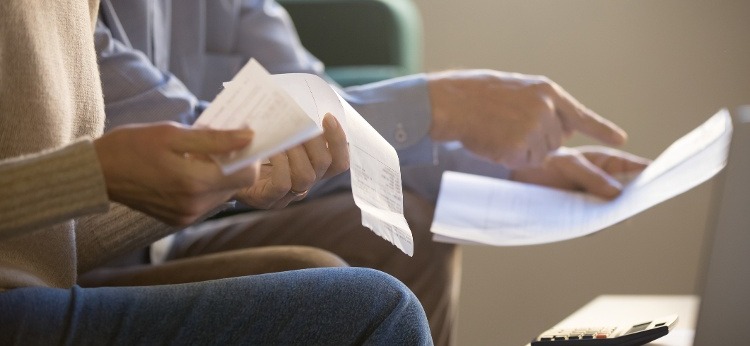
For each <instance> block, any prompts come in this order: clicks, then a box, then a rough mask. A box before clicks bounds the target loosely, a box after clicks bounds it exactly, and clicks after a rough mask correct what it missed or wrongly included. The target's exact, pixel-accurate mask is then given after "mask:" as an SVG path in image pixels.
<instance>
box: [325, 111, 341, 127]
mask: <svg viewBox="0 0 750 346" xmlns="http://www.w3.org/2000/svg"><path fill="white" fill-rule="evenodd" d="M323 122H324V123H325V126H326V127H328V128H330V129H335V128H337V127H338V126H339V122H338V120H336V117H335V116H333V115H331V113H328V114H326V117H325V118H323Z"/></svg>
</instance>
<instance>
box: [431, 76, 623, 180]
mask: <svg viewBox="0 0 750 346" xmlns="http://www.w3.org/2000/svg"><path fill="white" fill-rule="evenodd" d="M428 81H429V82H428V85H429V91H430V99H431V104H432V109H433V114H432V116H433V119H432V120H433V121H432V127H431V129H430V135H431V137H432V138H433V139H435V140H445V141H452V140H458V141H461V142H462V144H463V146H464V147H466V148H467V149H468V150H470V151H472V152H474V153H475V154H478V155H479V156H481V157H484V158H485V159H488V160H491V161H493V162H496V163H502V164H504V165H505V166H507V167H509V168H520V167H525V166H538V165H540V164H542V162H544V159H545V157H546V156H547V155H548V153H550V152H552V151H554V150H555V149H557V148H558V147H560V146H561V145H562V142H563V141H564V140H565V139H567V138H569V137H570V136H571V135H572V134H573V132H574V131H580V132H581V133H583V134H585V135H588V136H591V137H593V138H596V139H598V140H600V141H602V142H603V143H605V144H611V145H620V144H623V143H624V142H625V141H626V139H627V135H626V133H625V132H624V131H623V130H622V129H620V128H619V127H617V126H616V125H615V124H613V123H612V122H610V121H609V120H607V119H604V118H602V117H601V116H599V115H597V114H596V113H594V112H593V111H591V110H589V109H588V108H586V107H584V106H583V105H582V104H581V103H580V102H578V101H577V100H576V99H574V98H573V97H572V96H571V95H570V94H568V93H567V92H566V91H565V90H563V89H562V88H561V87H560V86H559V85H557V84H556V83H554V82H553V81H551V80H549V79H547V78H546V77H543V76H529V75H522V74H516V73H506V72H498V71H492V70H467V71H447V72H440V73H433V74H430V75H428Z"/></svg>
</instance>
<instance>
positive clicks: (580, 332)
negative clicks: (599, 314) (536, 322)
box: [539, 327, 617, 341]
mask: <svg viewBox="0 0 750 346" xmlns="http://www.w3.org/2000/svg"><path fill="white" fill-rule="evenodd" d="M615 329H617V328H616V327H597V328H585V329H580V328H562V329H554V330H548V331H547V332H545V333H544V334H542V335H541V336H539V341H553V340H586V339H607V338H611V337H613V335H612V333H614V331H615Z"/></svg>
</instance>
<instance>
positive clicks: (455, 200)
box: [432, 110, 732, 246]
mask: <svg viewBox="0 0 750 346" xmlns="http://www.w3.org/2000/svg"><path fill="white" fill-rule="evenodd" d="M731 135H732V121H731V117H730V115H729V112H728V111H726V110H721V111H719V112H718V113H717V114H715V115H714V116H712V117H711V118H710V119H708V120H707V121H706V122H705V123H703V124H702V125H700V126H699V127H698V128H696V129H694V130H693V131H691V132H690V133H688V134H687V135H685V136H683V137H682V138H680V139H679V140H677V141H676V142H674V143H673V144H672V145H670V146H669V148H667V149H666V150H665V151H664V152H662V153H661V154H660V155H659V157H658V158H657V159H656V160H654V161H653V162H652V163H651V164H650V165H649V166H648V167H647V168H646V169H645V170H644V171H643V172H642V173H641V174H639V175H638V176H637V177H636V178H635V179H634V180H632V181H631V182H630V183H629V184H627V185H626V186H625V187H624V189H623V191H622V194H621V195H620V196H618V197H617V198H616V199H614V200H612V201H604V200H601V199H598V198H596V197H593V196H591V195H587V194H583V193H576V192H569V191H562V190H557V189H552V188H547V187H542V186H537V185H531V184H524V183H518V182H513V181H507V180H501V179H495V178H488V177H483V176H476V175H469V174H464V173H456V172H446V173H444V175H443V180H442V183H441V188H440V195H439V197H438V202H437V208H436V211H435V218H434V220H433V223H432V232H433V233H434V234H433V237H434V239H435V240H438V241H445V242H459V243H480V244H488V245H499V246H512V245H532V244H543V243H551V242H556V241H562V240H567V239H572V238H576V237H581V236H584V235H587V234H591V233H594V232H596V231H599V230H602V229H604V228H605V227H608V226H611V225H613V224H615V223H617V222H620V221H622V220H625V219H627V218H628V217H631V216H633V215H635V214H637V213H639V212H641V211H643V210H646V209H648V208H650V207H652V206H654V205H656V204H658V203H661V202H663V201H666V200H667V199H669V198H672V197H674V196H677V195H679V194H681V193H683V192H685V191H687V190H689V189H691V188H693V187H695V186H697V185H699V184H700V183H702V182H704V181H706V180H708V179H709V178H711V177H713V176H714V175H715V174H716V173H718V172H719V171H721V169H722V168H723V167H724V165H725V164H726V158H727V153H728V148H729V141H730V138H731Z"/></svg>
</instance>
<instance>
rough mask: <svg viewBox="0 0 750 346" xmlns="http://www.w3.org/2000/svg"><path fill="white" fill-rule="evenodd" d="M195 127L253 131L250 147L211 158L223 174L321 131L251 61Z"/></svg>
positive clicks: (280, 150)
mask: <svg viewBox="0 0 750 346" xmlns="http://www.w3.org/2000/svg"><path fill="white" fill-rule="evenodd" d="M195 126H196V127H204V128H212V129H220V130H229V129H242V128H250V129H253V130H255V134H254V136H253V141H252V143H250V145H249V146H248V147H247V148H245V149H243V150H239V151H237V152H235V153H233V154H231V155H229V156H222V157H215V158H214V159H216V161H217V162H218V163H219V165H220V166H221V168H222V170H223V171H224V174H230V173H232V172H234V171H236V170H238V169H240V168H242V167H244V166H247V165H249V164H250V163H253V162H255V161H258V160H261V159H266V158H268V157H270V156H271V155H274V154H276V153H279V152H282V151H284V150H286V149H288V148H290V147H293V146H295V145H297V144H299V143H301V142H303V141H305V140H307V139H310V138H312V137H315V136H317V135H319V134H321V133H323V130H322V128H321V127H320V126H318V125H317V124H316V123H315V121H314V120H312V119H311V117H310V116H308V114H307V113H306V112H305V111H304V110H303V109H302V108H300V106H299V105H297V103H295V102H294V100H293V99H292V98H291V96H289V94H287V93H286V92H285V91H284V89H282V88H281V87H279V86H277V85H276V83H274V82H273V80H272V79H271V76H270V75H269V74H268V72H267V71H266V70H265V69H264V68H263V67H262V66H260V64H258V62H256V61H255V60H251V61H250V62H249V63H247V64H246V65H245V66H244V67H243V68H242V69H241V70H240V72H238V73H237V75H236V76H234V78H233V79H232V82H231V83H227V84H226V87H225V88H224V90H222V91H221V93H219V95H218V96H216V99H214V101H213V102H211V104H210V105H209V106H208V108H206V110H204V111H203V113H202V114H201V116H200V117H199V118H198V120H197V121H196V122H195Z"/></svg>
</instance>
